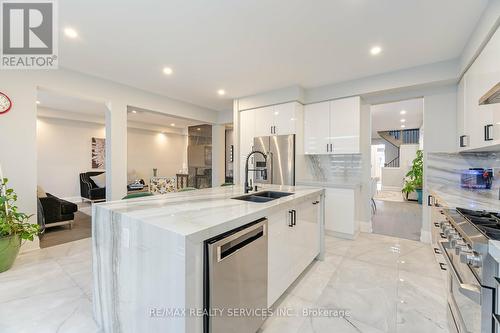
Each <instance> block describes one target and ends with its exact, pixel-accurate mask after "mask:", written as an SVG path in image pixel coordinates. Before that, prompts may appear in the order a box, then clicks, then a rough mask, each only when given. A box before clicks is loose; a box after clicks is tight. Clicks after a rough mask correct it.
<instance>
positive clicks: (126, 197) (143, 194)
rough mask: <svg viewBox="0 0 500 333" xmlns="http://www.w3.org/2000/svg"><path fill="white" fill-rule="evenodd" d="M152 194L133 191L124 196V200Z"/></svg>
mask: <svg viewBox="0 0 500 333" xmlns="http://www.w3.org/2000/svg"><path fill="white" fill-rule="evenodd" d="M152 195H153V193H150V192H140V193H131V194H127V195H126V196H124V197H123V198H122V200H127V199H135V198H142V197H150V196H152Z"/></svg>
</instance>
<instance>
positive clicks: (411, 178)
mask: <svg viewBox="0 0 500 333" xmlns="http://www.w3.org/2000/svg"><path fill="white" fill-rule="evenodd" d="M423 176H424V152H423V151H422V150H417V157H415V159H414V160H413V162H412V166H411V169H410V171H408V173H407V174H406V176H405V179H404V186H403V190H402V191H403V193H404V194H405V196H406V199H408V195H409V194H410V193H412V192H417V198H418V203H419V204H422V185H423V182H424V181H423Z"/></svg>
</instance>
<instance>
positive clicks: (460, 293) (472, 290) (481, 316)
mask: <svg viewBox="0 0 500 333" xmlns="http://www.w3.org/2000/svg"><path fill="white" fill-rule="evenodd" d="M443 213H444V215H445V216H446V220H445V221H442V222H441V223H440V227H441V231H442V233H441V238H442V239H441V240H440V241H439V246H440V248H441V252H442V254H443V256H444V258H445V260H446V262H447V264H448V265H447V268H448V271H449V273H448V282H447V288H448V306H449V313H448V314H449V319H450V320H449V322H450V323H452V324H453V323H454V325H451V326H452V327H451V328H452V329H454V330H455V331H456V332H460V333H465V332H474V333H476V332H483V333H484V332H488V333H491V332H495V331H494V330H495V329H494V327H495V325H494V316H493V314H494V313H495V304H496V302H495V288H496V282H495V278H494V276H495V273H496V272H497V270H498V264H497V262H496V261H495V260H494V259H493V258H492V257H491V256H490V255H489V254H488V240H490V239H494V240H500V216H499V215H498V214H495V213H488V212H484V211H472V210H467V209H462V208H457V209H444V210H443Z"/></svg>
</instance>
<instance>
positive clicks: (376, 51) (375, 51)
mask: <svg viewBox="0 0 500 333" xmlns="http://www.w3.org/2000/svg"><path fill="white" fill-rule="evenodd" d="M380 52H382V48H381V47H380V46H374V47H372V48H371V49H370V53H371V54H372V55H377V54H379V53H380Z"/></svg>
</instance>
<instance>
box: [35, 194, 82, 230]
mask: <svg viewBox="0 0 500 333" xmlns="http://www.w3.org/2000/svg"><path fill="white" fill-rule="evenodd" d="M38 203H39V205H40V206H41V207H38V208H39V209H38V211H39V213H40V212H42V213H43V215H42V219H43V220H42V221H39V222H38V224H41V227H43V229H45V228H49V227H52V226H58V225H63V224H69V226H70V228H71V226H72V224H73V220H74V219H75V212H76V211H78V206H77V205H76V204H74V203H72V202H69V201H66V200H63V199H59V198H58V197H56V196H54V195H52V194H50V193H47V196H46V197H42V198H38Z"/></svg>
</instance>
